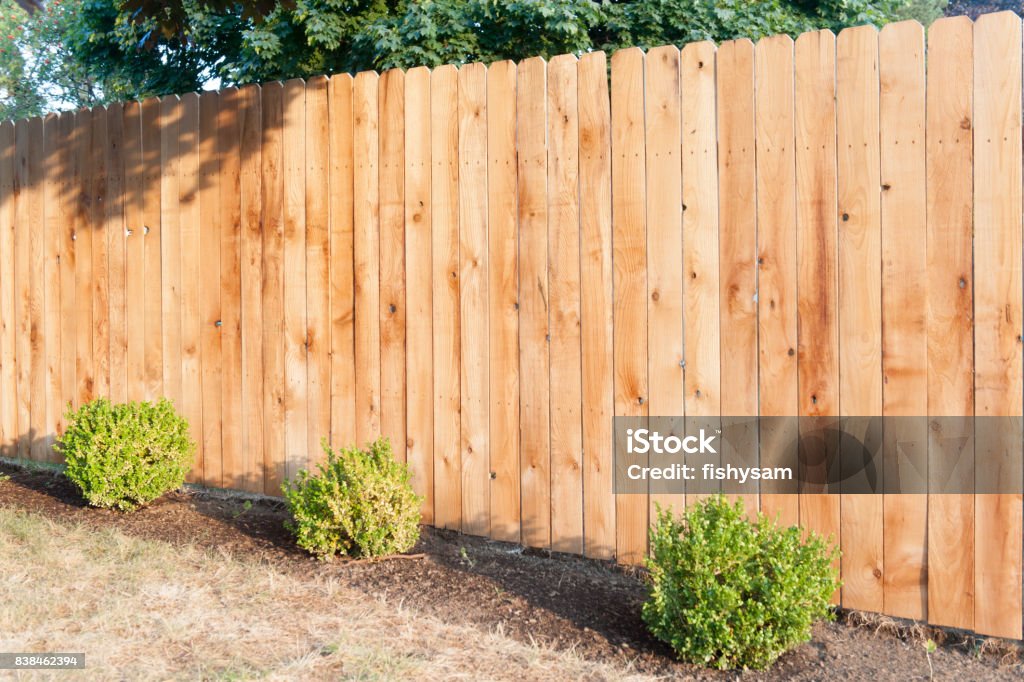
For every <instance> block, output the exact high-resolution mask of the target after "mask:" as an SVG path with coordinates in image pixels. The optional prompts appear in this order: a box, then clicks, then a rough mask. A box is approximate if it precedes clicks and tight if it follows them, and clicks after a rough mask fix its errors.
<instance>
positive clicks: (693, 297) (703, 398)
mask: <svg viewBox="0 0 1024 682" xmlns="http://www.w3.org/2000/svg"><path fill="white" fill-rule="evenodd" d="M679 69H680V78H681V80H682V86H681V90H682V97H683V104H682V107H681V109H682V116H683V123H682V131H683V132H682V164H683V195H682V210H683V339H684V342H685V347H684V351H685V355H686V357H685V359H684V362H685V363H686V365H685V367H684V374H683V382H684V387H685V393H684V397H683V406H684V414H685V415H686V426H687V430H688V431H692V430H695V429H699V428H705V429H709V428H711V429H713V428H719V427H720V424H721V422H720V419H719V417H720V415H721V392H720V386H721V381H722V367H721V343H720V339H721V338H722V337H721V322H722V321H721V315H720V313H719V267H718V258H719V254H718V251H719V244H718V156H717V148H716V135H717V132H716V130H717V122H716V118H717V115H716V112H715V46H714V44H712V43H710V42H701V43H691V44H689V45H687V46H686V47H684V48H683V49H682V52H681V54H680V65H679ZM616 325H618V321H616ZM616 352H618V351H616ZM701 462H710V463H715V462H716V458H715V456H713V455H712V456H709V455H701ZM693 488H694V496H693V497H691V496H690V487H688V488H687V502H688V503H689V502H692V501H694V500H699V499H700V498H701V497H703V496H706V494H707V493H708V492H710V491H711V490H712V488H711V487H710V486H708V485H707V484H705V485H700V486H693Z"/></svg>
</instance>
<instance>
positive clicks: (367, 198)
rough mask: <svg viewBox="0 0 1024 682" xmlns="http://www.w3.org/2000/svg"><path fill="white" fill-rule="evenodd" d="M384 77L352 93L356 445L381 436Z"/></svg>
mask: <svg viewBox="0 0 1024 682" xmlns="http://www.w3.org/2000/svg"><path fill="white" fill-rule="evenodd" d="M377 90H378V77H377V74H375V73H370V72H365V73H361V74H359V75H357V76H356V78H355V84H354V85H353V93H352V121H353V126H354V132H353V139H354V142H353V158H354V159H355V161H354V164H353V165H354V168H353V173H354V175H353V183H354V190H353V194H354V196H355V206H354V209H353V212H354V252H355V256H354V259H355V260H354V265H353V267H354V275H355V316H356V317H355V328H356V335H355V356H356V372H355V374H356V441H357V442H358V443H359V444H363V443H366V442H368V441H372V440H374V439H376V438H377V437H378V436H379V435H380V400H381V398H380V391H381V383H380V381H381V378H380V377H381V374H380V371H381V370H380V213H379V208H378V203H377V200H378V196H379V191H378V187H379V178H378V176H377V168H378V163H377V160H378V154H379V148H378V136H379V131H378V115H377V111H378V110H377Z"/></svg>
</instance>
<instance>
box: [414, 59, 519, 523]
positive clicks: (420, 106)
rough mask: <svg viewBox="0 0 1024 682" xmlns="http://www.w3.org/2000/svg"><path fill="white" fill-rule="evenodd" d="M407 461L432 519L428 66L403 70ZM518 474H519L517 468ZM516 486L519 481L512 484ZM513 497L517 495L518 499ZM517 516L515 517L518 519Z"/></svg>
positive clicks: (426, 513)
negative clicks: (404, 71) (404, 73)
mask: <svg viewBox="0 0 1024 682" xmlns="http://www.w3.org/2000/svg"><path fill="white" fill-rule="evenodd" d="M404 124H405V259H406V263H405V267H406V310H407V312H408V317H407V319H406V357H407V360H406V366H407V370H408V374H407V378H406V413H407V414H408V427H407V428H408V433H407V436H408V444H407V448H406V461H407V462H408V464H409V473H410V476H411V477H412V485H413V489H414V490H415V491H416V494H417V495H420V496H421V497H422V498H423V505H422V507H421V513H422V516H423V522H424V523H433V519H434V457H433V452H434V447H433V444H434V419H433V414H434V408H433V405H434V401H433V395H434V387H433V381H434V379H433V376H434V372H433V353H434V351H433V306H432V298H433V296H432V293H433V292H432V279H431V269H432V263H431V211H430V209H431V206H430V204H431V202H430V193H431V183H430V174H431V156H430V131H431V116H430V70H429V69H427V68H425V67H419V68H415V69H411V70H410V71H409V72H408V73H407V74H406V75H405V122H404ZM516 477H517V479H518V473H517V476H516ZM516 487H517V489H518V485H517V486H516ZM517 499H518V498H517ZM517 520H518V519H517Z"/></svg>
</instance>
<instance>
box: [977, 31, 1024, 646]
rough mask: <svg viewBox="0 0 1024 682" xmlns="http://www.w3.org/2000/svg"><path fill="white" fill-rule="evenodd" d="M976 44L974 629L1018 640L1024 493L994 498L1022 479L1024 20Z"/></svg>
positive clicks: (983, 33) (980, 35)
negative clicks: (997, 491) (1008, 483)
mask: <svg viewBox="0 0 1024 682" xmlns="http://www.w3.org/2000/svg"><path fill="white" fill-rule="evenodd" d="M974 45H975V49H974V219H975V221H976V223H975V227H976V229H975V233H974V248H975V252H974V254H975V255H974V272H975V283H974V286H975V299H974V324H975V328H974V343H975V350H974V357H975V363H976V365H975V375H974V386H975V396H976V400H977V403H976V404H975V415H976V416H978V417H982V418H987V419H986V421H987V423H986V422H979V424H981V429H982V430H981V431H979V433H978V439H977V440H976V441H975V442H976V444H977V447H978V450H977V455H978V457H979V464H978V468H977V470H976V474H977V484H978V492H979V494H978V495H977V497H976V499H975V505H976V514H975V517H974V529H975V536H974V537H975V545H974V549H975V564H974V569H975V572H974V595H975V601H974V629H975V630H977V631H978V632H980V633H983V634H986V635H993V636H996V637H1008V638H1011V639H1020V637H1021V625H1022V623H1021V597H1022V593H1021V581H1022V566H1021V561H1022V554H1021V552H1022V512H1024V509H1022V506H1021V505H1022V502H1024V495H1021V494H1020V493H1019V492H1018V493H1014V494H998V495H997V494H991V492H992V490H993V489H996V488H997V486H998V485H999V484H1002V482H1004V481H1007V480H1011V481H1013V482H1014V486H1013V487H1014V489H1016V490H1018V491H1019V490H1020V486H1021V482H1022V477H1024V473H1022V469H1021V448H1022V445H1021V443H1022V438H1024V434H1022V431H1021V416H1022V415H1024V404H1022V396H1024V364H1022V361H1024V346H1022V343H1021V327H1022V318H1024V300H1022V296H1024V292H1022V279H1021V276H1022V272H1021V270H1022V269H1021V248H1022V234H1021V230H1022V223H1021V205H1022V188H1021V163H1022V158H1021V123H1022V117H1021V71H1022V64H1021V61H1022V53H1021V50H1022V46H1021V19H1020V17H1018V16H1017V15H1016V14H1013V13H1012V12H1000V13H998V14H989V15H984V16H982V17H979V18H978V20H977V21H976V22H975V24H974ZM997 418H998V419H997ZM993 422H994V423H995V424H996V426H995V427H993V426H991V424H993ZM986 432H987V433H986ZM993 432H996V433H993ZM996 469H999V470H998V471H996ZM996 482H998V483H996Z"/></svg>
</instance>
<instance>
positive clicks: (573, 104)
mask: <svg viewBox="0 0 1024 682" xmlns="http://www.w3.org/2000/svg"><path fill="white" fill-rule="evenodd" d="M576 62H577V60H576V58H575V57H573V56H572V55H560V56H558V57H554V58H552V60H551V62H550V63H549V64H548V111H549V112H550V116H548V257H549V258H550V263H549V266H548V267H549V275H548V277H549V287H550V288H549V296H550V303H549V306H550V310H549V325H550V335H551V336H550V339H551V340H550V342H549V344H548V347H549V349H550V353H551V357H550V365H551V370H550V373H551V388H552V395H551V398H550V404H551V548H552V549H554V550H556V551H560V552H573V553H576V554H580V553H582V552H583V415H582V400H583V386H582V382H583V377H582V371H583V367H582V363H583V361H582V357H581V341H580V207H579V204H580V197H579V112H578V103H577V98H578V94H577V75H576Z"/></svg>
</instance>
